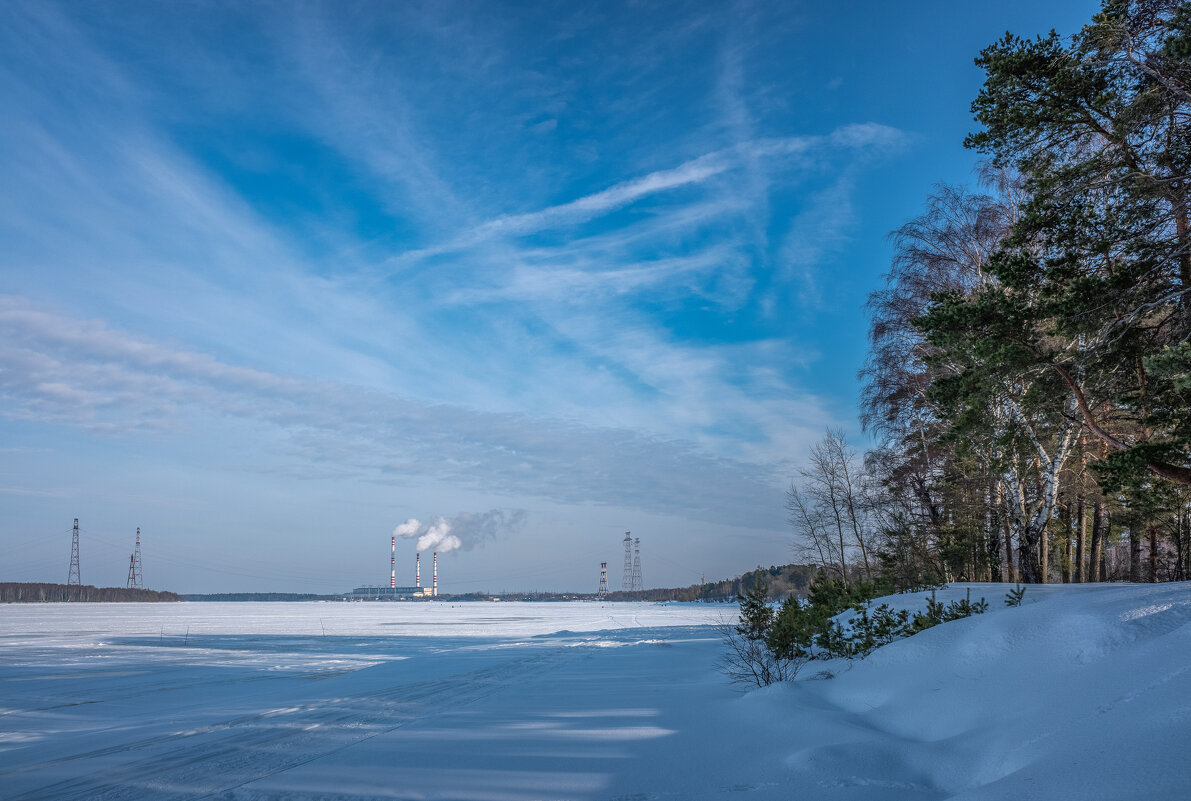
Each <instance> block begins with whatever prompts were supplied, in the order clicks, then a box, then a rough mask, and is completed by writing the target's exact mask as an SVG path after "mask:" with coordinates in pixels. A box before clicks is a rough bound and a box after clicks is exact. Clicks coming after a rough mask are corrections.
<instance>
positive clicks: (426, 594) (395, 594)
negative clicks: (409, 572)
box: [346, 536, 438, 601]
mask: <svg viewBox="0 0 1191 801" xmlns="http://www.w3.org/2000/svg"><path fill="white" fill-rule="evenodd" d="M389 547H390V551H389V586H387V587H385V586H380V585H378V586H367V587H356V588H355V589H354V590H352V591H351V592H350V593H348V594H347V596H346V597H348V598H350V599H352V600H355V601H408V600H411V599H413V598H433V597H434V596H436V595H438V552H437V551H436V552H435V554H434V578H433V582H434V584H433V585H432V586H430V587H423V586H422V554H420V553H419V554H416V556H415V560H416V561H415V567H414V571H415V576H416V578H415V581H416V582H417V583H416V585H415V586H413V587H398V586H397V537H395V536H394V537H393V538H392V539H391V540H390V545H389Z"/></svg>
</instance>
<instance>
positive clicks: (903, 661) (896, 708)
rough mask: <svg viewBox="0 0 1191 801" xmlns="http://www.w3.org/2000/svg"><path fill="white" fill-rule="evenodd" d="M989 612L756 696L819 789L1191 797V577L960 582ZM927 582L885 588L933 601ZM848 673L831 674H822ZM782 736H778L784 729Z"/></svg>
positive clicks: (912, 602) (877, 794) (795, 774)
mask: <svg viewBox="0 0 1191 801" xmlns="http://www.w3.org/2000/svg"><path fill="white" fill-rule="evenodd" d="M969 587H970V589H971V596H972V599H973V600H977V599H978V598H979V597H981V596H983V597H985V598H987V599H988V600H989V602H990V611H989V612H988V613H986V614H984V615H979V616H974V617H971V618H967V619H964V620H960V621H954V622H951V623H947V624H944V625H942V626H938V627H936V628H933V629H930V630H928V631H925V632H923V633H921V634H918V635H916V636H914V637H911V638H909V639H906V640H902V641H899V642H895V643H893V644H891V645H889V646H886V647H884V648H882V649H879V650H877V651H876V652H875V653H874V654H873V655H872V656H870V657H869V658H868V659H866V660H864V661H860V662H856V663H853V664H851V665H847V664H839V663H834V664H829V665H823V666H822V667H821V666H820V664H819V663H811V665H810V666H809V667H808V668H807V669H805V670H804V672H803V674H802V675H800V677H799V679H798V680H797V681H795V682H793V683H792V684H789V685H786V686H782V687H774V688H770V689H767V690H762V691H757V692H754V693H751V694H750V695H749V696H748V697H746V698H745V699H742V701H741V705H742V707H744V708H746V709H747V710H748V711H749V713H751V714H755V715H757V716H758V717H761V716H768V715H772V714H775V713H777V714H782V715H784V716H789V717H791V718H793V719H795V720H797V721H798V726H797V727H796V728H795V729H794V730H793V731H792V732H790V731H789V730H787V731H786V734H787V736H791V737H792V739H793V742H784V743H782V745H783V746H784V747H783V748H781V753H780V754H777V753H775V754H774V757H775V759H780V761H781V763H782V764H783V766H784V768H785V771H786V773H785V777H784V778H785V780H786V781H787V782H788V785H787V786H789V787H791V788H794V787H797V788H801V789H803V790H805V791H807V795H806V796H804V797H810V798H824V799H826V798H864V799H870V800H871V799H882V798H888V799H902V798H955V799H971V800H973V801H974V800H975V799H1088V800H1090V799H1105V801H1108V800H1109V799H1113V800H1114V801H1120V799H1133V798H1136V799H1158V798H1169V799H1176V798H1191V761H1189V760H1188V757H1187V753H1188V747H1189V745H1191V584H1188V583H1178V584H1163V585H1133V586H1128V585H1126V586H1122V585H1083V586H1072V585H1068V586H1047V587H1034V586H1032V587H1030V588H1029V589H1028V590H1027V591H1026V596H1025V602H1024V603H1023V605H1022V606H1021V607H1019V608H1006V607H1004V604H1003V601H1002V599H1003V595H1004V592H1005V590H1006V589H1007V588H1006V586H1005V585H995V584H984V585H979V584H973V585H956V586H952V587H949V588H947V589H946V590H944V591H942V592H940V594H939V597H940V600H952V599H955V598H959V597H962V596H963V594H964V592H965V591H966V590H967V589H968V588H969ZM925 595H926V594H925V593H919V594H916V595H903V596H893V597H891V598H885V599H881V600H879V601H874V605H876V604H878V603H881V602H882V601H884V602H888V603H890V604H891V605H894V606H898V607H906V608H911V609H917V608H921V606H922V605H923V603H924V597H925ZM822 669H825V670H828V671H833V672H836V676H835V678H832V679H823V678H819V679H816V678H815V675H816V671H818V670H822ZM771 742H773V741H772V740H771Z"/></svg>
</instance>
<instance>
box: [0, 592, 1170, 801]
mask: <svg viewBox="0 0 1191 801" xmlns="http://www.w3.org/2000/svg"><path fill="white" fill-rule="evenodd" d="M1005 590H1006V587H1005V586H1003V585H973V587H972V597H973V599H974V600H975V599H976V598H978V597H980V596H984V597H986V598H987V599H988V600H989V601H990V604H991V609H990V611H989V612H988V613H987V614H985V615H982V616H977V617H973V618H969V619H966V620H961V621H955V622H952V623H947V624H944V625H942V626H939V627H936V628H934V629H931V630H929V631H926V632H924V633H922V634H919V635H917V636H916V637H913V638H910V639H907V640H903V641H900V642H897V643H894V644H892V645H890V646H887V647H885V648H883V649H881V650H879V651H877V652H876V653H875V654H873V655H872V656H870V657H869V658H868V659H867V660H864V661H861V662H856V663H853V664H850V665H849V664H847V663H830V664H820V663H811V665H810V666H809V667H808V668H806V669H805V670H804V672H803V674H802V675H800V676H799V677H798V679H797V680H796V681H794V682H792V683H789V684H785V685H778V686H773V687H768V688H765V689H761V690H755V691H753V692H749V693H742V692H741V691H740V690H739V689H736V688H733V687H730V686H729V685H727V684H726V683H725V681H724V679H723V677H722V676H721V675H720V674H719V673H717V672H716V669H715V663H716V660H717V658H718V656H719V653H720V645H719V642H718V639H717V635H716V632H715V628H714V624H715V623H716V622H717V620H718V619H719V617H720V615H722V614H728V613H730V611H731V609H730V608H721V609H718V610H717V609H709V608H707V607H703V606H697V605H695V606H685V605H674V606H657V605H649V604H605V605H602V606H601V605H599V604H580V603H575V604H508V605H501V604H466V605H461V606H459V607H457V608H455V609H451V608H450V607H449V606H446V605H433V604H235V605H231V604H229V605H226V606H224V605H208V604H172V605H166V604H162V605H155V606H153V607H152V608H151V609H148V608H145V607H143V606H141V607H139V608H138V605H131V604H112V605H82V604H78V605H48V606H41V607H15V606H7V607H0V642H2V643H3V644H4V647H3V648H0V798H3V799H31V798H39V799H41V798H60V799H116V798H121V799H133V798H144V799H195V798H220V799H240V800H241V801H246V800H250V799H252V800H255V799H283V798H284V799H295V801H314V799H323V800H324V801H330V800H334V801H361V800H362V799H374V798H385V799H461V800H462V799H474V800H475V801H517V800H525V799H610V800H611V799H619V800H620V801H625V800H627V799H637V800H638V801H642V800H644V799H726V798H734V799H825V800H827V801H830V800H831V799H864V800H865V801H879V800H880V799H944V798H958V799H1105V801H1107V800H1108V799H1113V800H1114V801H1117V800H1119V799H1183V798H1191V766H1189V762H1188V759H1187V757H1186V754H1187V750H1188V747H1189V744H1191V585H1189V584H1167V585H1148V586H1122V585H1104V586H1098V585H1090V586H1080V587H1071V586H1067V587H1030V588H1029V589H1028V590H1027V592H1026V599H1025V601H1026V602H1025V604H1024V605H1023V606H1022V607H1020V608H1005V607H1004V605H1003V602H1002V600H1001V598H1002V596H1003V594H1004V592H1005ZM965 591H966V588H965V587H964V586H959V587H951V588H948V589H947V590H945V591H943V592H942V593H940V598H941V599H944V600H948V599H951V598H955V597H961V596H962V595H963V594H964V592H965ZM890 602H891V603H892V604H895V605H898V606H907V607H909V608H914V609H916V608H919V607H920V606H921V605H922V603H923V598H922V597H921V596H919V597H913V596H897V597H896V598H893V599H890ZM187 627H189V628H190V635H189V637H187V635H186V634H185V631H186V629H187ZM324 630H325V631H326V635H325V636H324V635H323V631H324ZM824 670H827V671H830V672H832V673H833V674H834V677H833V678H824V677H816V676H817V674H819V673H820V672H821V671H824Z"/></svg>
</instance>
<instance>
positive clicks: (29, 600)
mask: <svg viewBox="0 0 1191 801" xmlns="http://www.w3.org/2000/svg"><path fill="white" fill-rule="evenodd" d="M181 600H182V598H181V596H179V595H177V594H176V593H172V592H158V591H157V590H133V589H127V588H125V587H92V586H91V585H90V584H86V585H83V586H79V585H78V584H72V585H66V584H37V583H34V584H23V583H17V582H0V603H9V604H13V603H16V604H21V603H26V604H35V603H56V602H61V601H90V602H112V601H181Z"/></svg>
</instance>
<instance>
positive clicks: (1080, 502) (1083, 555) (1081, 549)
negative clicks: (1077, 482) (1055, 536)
mask: <svg viewBox="0 0 1191 801" xmlns="http://www.w3.org/2000/svg"><path fill="white" fill-rule="evenodd" d="M1087 541H1088V516H1087V512H1086V510H1085V509H1084V496H1083V486H1082V482H1081V486H1080V493H1079V498H1078V499H1076V501H1075V583H1076V584H1082V583H1083V582H1085V581H1087V574H1086V573H1085V572H1084V563H1085V562H1086V561H1087V556H1088V555H1087Z"/></svg>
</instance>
